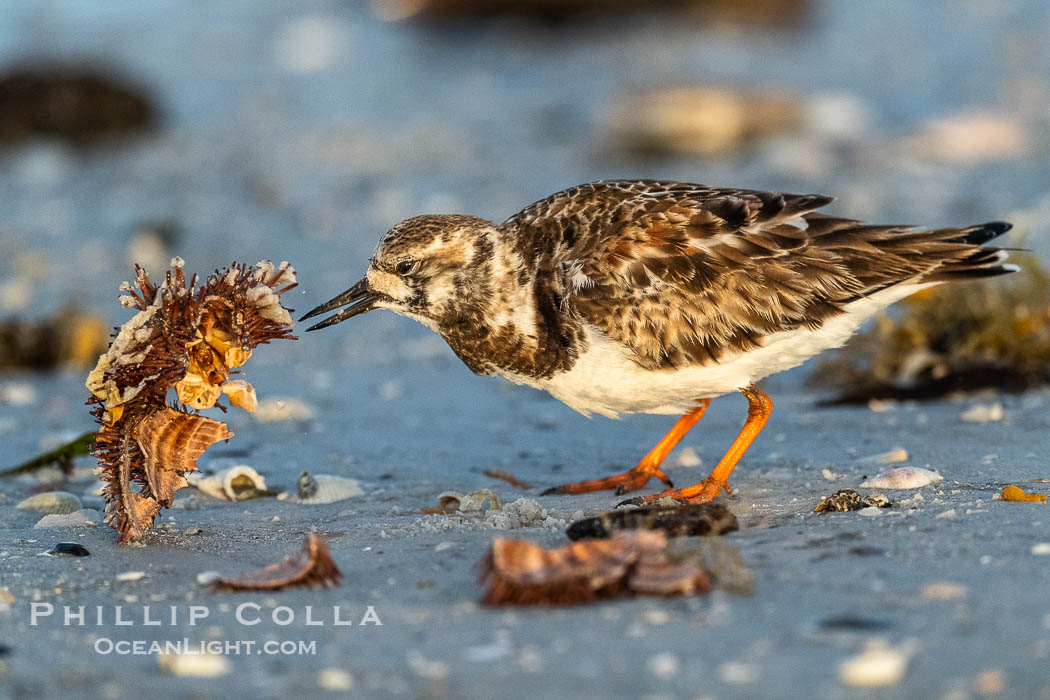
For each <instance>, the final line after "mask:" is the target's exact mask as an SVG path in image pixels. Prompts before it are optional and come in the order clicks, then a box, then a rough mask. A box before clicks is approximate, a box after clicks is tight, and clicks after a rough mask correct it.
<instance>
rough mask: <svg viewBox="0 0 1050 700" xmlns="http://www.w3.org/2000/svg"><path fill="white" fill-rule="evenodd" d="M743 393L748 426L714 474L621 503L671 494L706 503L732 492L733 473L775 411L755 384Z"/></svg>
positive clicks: (644, 501) (642, 502)
mask: <svg viewBox="0 0 1050 700" xmlns="http://www.w3.org/2000/svg"><path fill="white" fill-rule="evenodd" d="M740 393H741V394H743V395H744V396H746V397H747V401H748V404H749V405H748V408H747V422H746V423H744V427H743V428H741V429H740V434H739V435H737V436H736V440H733V444H732V445H730V446H729V451H728V452H726V453H725V456H724V457H722V459H721V460H720V461H719V462H718V464H717V465H716V466H715V468H714V470H713V471H712V472H711V475H710V476H708V477H707V478H706V479H704V480H703V481H701V482H700V483H699V484H697V485H696V486H688V487H686V488H684V489H673V488H672V489H667V490H666V491H661V492H660V493H658V494H655V495H652V496H640V497H638V498H631V499H629V500H626V501H624V502H623V503H620V504H619V505H624V504H628V503H629V504H632V505H646V504H650V503H655V502H656V501H659V500H660V499H661V498H668V497H670V498H673V499H674V500H676V501H681V502H683V503H706V502H707V501H710V500H711V499H713V498H714V497H715V496H718V495H719V494H720V493H722V491H727V492H728V491H729V474H730V472H732V471H733V467H735V466H736V463H737V462H739V461H740V458H741V457H743V456H744V452H746V451H747V448H748V447H750V446H751V443H752V442H754V440H755V438H756V437H758V434H759V433H760V432H762V428H763V427H765V425H766V421H767V420H769V414H770V413H771V412H772V411H773V401H772V400H771V399H770V398H769V397H768V396H766V394H765V393H764V392H763V391H762V390H761V389H759V388H758V387H756V386H755V385H754V384H752V385H751V386H749V387H746V388H744V389H741V390H740Z"/></svg>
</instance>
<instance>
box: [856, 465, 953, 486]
mask: <svg viewBox="0 0 1050 700" xmlns="http://www.w3.org/2000/svg"><path fill="white" fill-rule="evenodd" d="M943 480H944V477H943V476H941V475H940V474H939V473H938V472H935V471H932V470H930V469H923V468H921V467H897V468H896V469H891V470H890V471H889V472H888V473H886V474H879V475H877V476H874V477H872V478H871V479H868V480H866V481H864V482H861V485H860V488H862V489H920V488H922V487H923V486H930V485H931V484H939V483H940V482H941V481H943Z"/></svg>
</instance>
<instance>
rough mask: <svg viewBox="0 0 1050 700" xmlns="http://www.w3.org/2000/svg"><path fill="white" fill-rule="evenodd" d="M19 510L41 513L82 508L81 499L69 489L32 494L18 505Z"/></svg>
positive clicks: (62, 511)
mask: <svg viewBox="0 0 1050 700" xmlns="http://www.w3.org/2000/svg"><path fill="white" fill-rule="evenodd" d="M16 507H17V508H18V509H19V510H35V511H37V512H40V513H54V514H63V513H72V512H74V511H78V510H80V509H81V507H82V506H81V504H80V499H79V498H77V497H76V496H74V495H73V494H71V493H69V492H68V491H47V492H46V493H38V494H36V495H35V496H30V497H29V498H27V499H25V500H24V501H22V502H21V503H19V504H18V505H17V506H16Z"/></svg>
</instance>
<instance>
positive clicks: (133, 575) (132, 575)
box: [116, 571, 146, 582]
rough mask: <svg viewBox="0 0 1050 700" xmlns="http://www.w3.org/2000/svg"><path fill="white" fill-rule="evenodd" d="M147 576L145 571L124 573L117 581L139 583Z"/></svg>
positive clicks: (120, 574)
mask: <svg viewBox="0 0 1050 700" xmlns="http://www.w3.org/2000/svg"><path fill="white" fill-rule="evenodd" d="M145 575H146V572H145V571H123V572H121V573H119V574H117V576H116V580H117V581H121V582H124V581H138V580H139V579H140V578H143V577H144V576H145Z"/></svg>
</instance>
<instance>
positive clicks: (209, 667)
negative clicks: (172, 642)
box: [157, 654, 230, 678]
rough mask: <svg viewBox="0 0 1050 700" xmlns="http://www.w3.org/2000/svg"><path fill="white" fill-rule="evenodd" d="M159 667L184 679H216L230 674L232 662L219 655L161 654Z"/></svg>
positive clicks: (158, 659) (158, 661)
mask: <svg viewBox="0 0 1050 700" xmlns="http://www.w3.org/2000/svg"><path fill="white" fill-rule="evenodd" d="M157 665H158V666H160V667H161V668H162V669H164V670H165V671H167V672H168V673H170V674H171V675H173V676H181V677H183V678H216V677H218V676H223V675H226V674H227V673H229V672H230V662H229V661H227V660H226V657H225V656H222V655H219V654H161V655H160V656H158V657H157Z"/></svg>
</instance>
